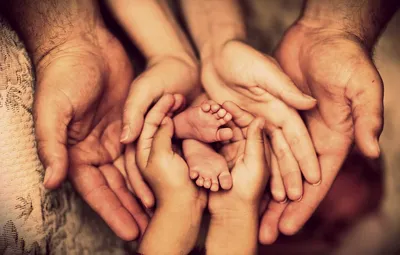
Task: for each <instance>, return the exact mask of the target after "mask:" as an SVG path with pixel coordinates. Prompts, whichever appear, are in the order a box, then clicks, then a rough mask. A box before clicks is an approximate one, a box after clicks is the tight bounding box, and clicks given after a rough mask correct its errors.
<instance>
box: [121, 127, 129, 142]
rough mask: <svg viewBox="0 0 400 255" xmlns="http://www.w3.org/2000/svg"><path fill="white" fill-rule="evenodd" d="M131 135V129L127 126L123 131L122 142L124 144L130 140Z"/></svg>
mask: <svg viewBox="0 0 400 255" xmlns="http://www.w3.org/2000/svg"><path fill="white" fill-rule="evenodd" d="M129 133H130V128H129V126H128V125H125V126H124V128H123V129H122V134H121V139H120V142H124V141H126V140H128V138H129Z"/></svg>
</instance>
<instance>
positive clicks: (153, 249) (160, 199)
mask: <svg viewBox="0 0 400 255" xmlns="http://www.w3.org/2000/svg"><path fill="white" fill-rule="evenodd" d="M174 105H175V97H174V96H172V95H165V96H163V97H162V98H161V99H160V100H159V101H158V102H157V103H156V105H155V106H154V107H153V108H152V109H151V110H150V111H149V113H148V114H147V115H146V119H145V122H144V126H143V131H142V133H141V135H140V137H139V140H138V143H137V153H136V155H137V163H138V165H139V168H140V171H141V173H142V175H143V177H144V179H145V180H146V181H147V183H148V184H149V185H150V187H151V188H152V189H153V192H154V195H155V197H156V200H157V207H156V210H155V213H154V216H153V217H152V220H151V222H150V224H149V226H148V228H147V229H146V232H145V234H144V237H143V240H142V242H141V244H140V246H139V250H138V251H139V252H140V253H143V254H188V253H189V252H190V250H191V249H193V247H194V245H195V242H196V238H197V236H198V233H199V229H200V223H201V218H202V214H203V210H204V208H205V206H206V204H207V196H206V193H205V192H204V190H201V189H200V188H197V187H196V186H195V184H194V183H193V182H192V181H191V180H190V178H189V169H188V166H187V164H186V162H185V161H184V160H183V158H182V157H181V156H179V154H177V153H175V152H174V150H173V144H172V137H173V135H174V124H173V122H172V120H171V119H170V118H169V117H168V115H170V113H171V109H173V108H174ZM155 243H157V245H154V244H155Z"/></svg>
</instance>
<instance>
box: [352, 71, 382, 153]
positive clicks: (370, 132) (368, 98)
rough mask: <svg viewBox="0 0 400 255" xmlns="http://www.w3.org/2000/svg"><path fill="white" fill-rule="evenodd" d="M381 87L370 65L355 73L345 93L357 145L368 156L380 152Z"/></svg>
mask: <svg viewBox="0 0 400 255" xmlns="http://www.w3.org/2000/svg"><path fill="white" fill-rule="evenodd" d="M370 65H373V64H372V63H370ZM382 88H383V82H382V79H381V77H380V76H379V73H378V71H377V70H376V69H375V67H373V66H371V67H370V68H365V70H363V71H361V72H359V73H356V75H355V77H353V78H352V79H351V80H350V82H349V85H348V90H347V93H346V96H347V97H348V98H349V99H350V101H351V108H352V115H353V121H354V128H355V140H356V143H357V146H358V147H359V148H360V150H361V151H362V152H363V154H364V155H365V156H367V157H370V158H377V157H379V154H380V148H379V142H378V140H379V136H380V134H381V132H382V128H383V89H382Z"/></svg>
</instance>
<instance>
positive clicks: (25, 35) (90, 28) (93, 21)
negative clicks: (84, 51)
mask: <svg viewBox="0 0 400 255" xmlns="http://www.w3.org/2000/svg"><path fill="white" fill-rule="evenodd" d="M6 6H7V9H8V10H7V11H8V12H7V13H8V15H9V19H10V21H11V23H12V24H13V26H14V27H15V28H16V30H17V31H18V32H19V34H20V36H21V37H22V39H23V41H24V43H25V45H26V48H27V50H28V52H29V53H30V55H31V56H32V58H33V62H34V63H36V62H37V61H38V60H39V59H41V58H43V57H44V56H45V55H47V54H48V53H49V52H51V51H53V50H54V49H57V48H58V47H59V46H61V45H63V44H65V43H67V42H69V41H78V40H86V41H87V42H90V43H96V42H94V41H95V40H96V39H97V38H96V35H95V33H96V31H97V30H98V29H99V28H100V27H101V28H103V29H104V24H103V21H102V18H101V14H100V10H99V7H98V3H97V1H95V0H90V1H77V2H76V1H57V2H56V3H53V1H50V0H43V1H40V4H36V2H35V3H32V1H29V0H15V1H14V0H13V1H9V3H8V4H7V5H6Z"/></svg>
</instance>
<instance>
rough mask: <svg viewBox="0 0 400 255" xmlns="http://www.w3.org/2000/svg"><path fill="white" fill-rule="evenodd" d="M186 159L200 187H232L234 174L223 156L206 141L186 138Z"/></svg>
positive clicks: (212, 188) (191, 173)
mask: <svg viewBox="0 0 400 255" xmlns="http://www.w3.org/2000/svg"><path fill="white" fill-rule="evenodd" d="M182 146H183V153H184V155H185V160H186V162H187V164H188V166H189V176H190V178H191V179H192V180H194V179H197V180H196V184H197V185H198V186H200V187H204V188H206V189H210V190H211V191H218V190H219V186H221V188H222V189H225V190H228V189H230V188H232V176H231V173H230V172H229V169H228V165H227V163H226V160H225V159H224V157H223V156H221V155H219V154H218V153H217V152H215V151H214V150H213V148H212V147H211V146H210V145H208V144H205V143H202V142H199V141H197V140H193V139H186V140H184V141H183V143H182Z"/></svg>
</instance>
